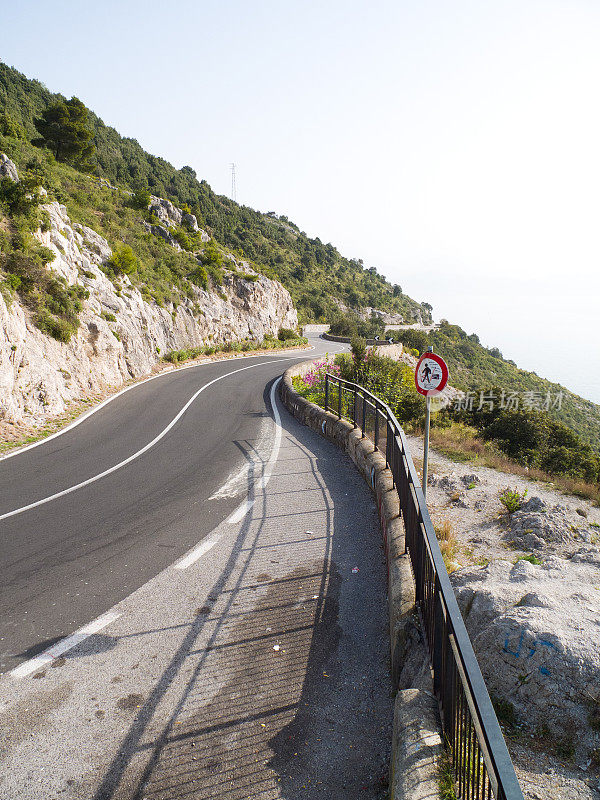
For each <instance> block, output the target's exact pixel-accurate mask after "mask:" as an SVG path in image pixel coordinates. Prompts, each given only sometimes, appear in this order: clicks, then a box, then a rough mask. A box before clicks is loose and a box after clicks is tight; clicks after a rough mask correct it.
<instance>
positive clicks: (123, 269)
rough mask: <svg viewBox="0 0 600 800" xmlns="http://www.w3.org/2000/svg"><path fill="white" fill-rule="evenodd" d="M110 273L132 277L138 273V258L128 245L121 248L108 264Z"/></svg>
mask: <svg viewBox="0 0 600 800" xmlns="http://www.w3.org/2000/svg"><path fill="white" fill-rule="evenodd" d="M106 263H107V266H108V268H109V270H110V271H112V272H113V273H114V274H115V275H130V274H131V273H132V272H137V270H138V267H139V263H140V262H139V261H138V259H137V256H136V255H135V253H134V252H133V250H132V249H131V247H130V246H129V245H128V244H124V245H122V246H121V247H119V248H118V249H117V250H115V252H114V253H113V255H112V258H110V259H109V260H108V261H107V262H106Z"/></svg>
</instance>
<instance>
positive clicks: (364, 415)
mask: <svg viewBox="0 0 600 800" xmlns="http://www.w3.org/2000/svg"><path fill="white" fill-rule="evenodd" d="M362 401H363V403H362V406H363V407H362V438H363V439H364V438H365V432H366V430H367V395H366V394H365V391H364V389H363V397H362Z"/></svg>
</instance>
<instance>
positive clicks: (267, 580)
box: [0, 407, 393, 800]
mask: <svg viewBox="0 0 600 800" xmlns="http://www.w3.org/2000/svg"><path fill="white" fill-rule="evenodd" d="M280 414H281V418H282V428H283V430H282V440H281V448H280V451H279V455H278V458H277V460H276V461H275V462H274V465H273V473H272V477H271V480H270V482H269V483H268V485H267V486H266V488H258V489H255V488H252V487H253V486H254V487H256V486H257V483H258V486H259V487H260V486H261V482H260V481H258V482H257V478H260V476H261V474H262V471H263V470H264V468H265V464H264V462H261V461H260V460H258V459H257V455H256V454H255V453H254V452H253V448H252V443H250V442H240V443H239V446H240V447H242V448H243V449H244V450H245V452H246V454H247V457H248V459H249V460H251V461H252V462H254V464H255V468H254V470H253V475H252V473H251V481H250V483H251V486H250V498H251V499H253V500H254V501H255V502H254V505H253V506H252V507H251V509H250V510H249V511H248V513H247V515H246V517H244V518H243V519H241V520H240V521H239V522H238V523H236V524H230V523H227V522H225V523H223V525H221V526H220V528H219V529H217V532H216V533H218V534H220V535H221V538H220V539H219V541H218V543H217V544H216V545H215V546H214V547H213V548H212V549H211V550H210V552H208V553H206V554H205V555H204V556H203V557H202V558H200V559H199V560H198V561H196V562H195V563H194V564H192V565H191V566H189V568H187V569H185V570H174V569H173V568H169V569H167V570H165V571H164V572H163V573H161V574H160V575H159V576H157V577H156V578H155V579H154V580H153V581H151V582H150V583H149V584H146V585H145V586H144V587H142V588H141V589H140V590H138V591H137V592H136V593H135V594H134V595H132V596H131V597H130V598H128V599H127V600H125V601H124V602H123V603H121V604H119V606H117V611H119V612H121V616H120V617H119V619H117V620H116V621H115V622H114V623H112V624H111V626H110V627H109V628H107V629H106V631H104V632H103V633H102V634H98V635H96V636H94V637H92V638H91V639H89V640H88V641H87V642H86V643H85V644H83V645H81V646H80V647H79V648H77V649H76V650H73V651H71V652H69V653H67V654H66V657H65V659H62V663H61V664H59V665H58V667H59V668H54V669H53V668H48V669H46V670H44V674H43V676H42V677H39V678H37V679H36V678H35V676H34V677H31V678H28V679H26V680H23V681H22V682H21V683H20V684H19V685H18V686H17V688H16V689H14V688H13V690H12V691H11V693H10V699H9V695H8V693H7V683H6V680H3V681H2V682H1V684H0V689H1V691H2V695H1V696H2V697H3V701H4V704H5V707H4V709H2V707H1V706H0V712H2V713H0V758H1V757H2V756H4V760H3V761H2V777H1V778H0V796H1V797H2V798H3V800H17V799H19V800H20V799H21V798H27V800H31V798H36V800H37V798H40V799H41V798H44V800H48V798H55V797H56V798H58V797H60V798H65V800H71V799H72V798H77V799H78V800H83V798H86V800H90V798H93V800H113V798H114V800H133V798H136V800H142V798H147V800H179V799H180V798H186V800H188V799H189V800H209V799H210V800H212V799H213V798H214V800H246V799H247V798H252V800H275V798H285V799H286V800H296V798H303V800H304V798H306V800H317V798H319V800H321V798H327V800H348V798H356V797H358V798H365V800H375V799H376V798H383V797H386V796H387V768H388V758H389V747H390V739H391V722H392V707H393V698H392V685H391V680H390V677H389V669H388V653H389V645H388V640H387V604H386V589H385V581H386V575H385V559H384V555H383V548H382V542H381V534H380V531H379V523H378V519H377V513H376V508H375V504H374V501H373V498H372V495H371V494H370V492H369V490H368V488H367V487H366V485H365V483H364V481H363V480H362V478H361V477H360V476H359V474H358V473H357V471H356V469H355V468H354V466H353V465H352V463H351V461H350V460H349V458H347V456H345V455H342V454H341V453H340V452H339V450H337V449H336V448H335V447H334V446H333V445H331V444H329V443H328V442H326V441H325V440H323V439H321V438H320V437H318V436H317V435H316V434H314V433H313V432H311V431H310V430H308V429H307V428H305V427H303V426H301V425H299V424H298V423H297V422H296V421H294V420H293V419H292V418H291V417H290V416H289V415H288V413H287V412H286V411H285V410H284V409H283V408H281V407H280ZM254 491H256V494H254ZM198 513H202V509H201V508H200V509H198ZM356 567H358V571H354V572H353V569H354V568H356ZM25 709H26V710H27V712H26V713H24V710H25ZM2 751H4V752H3V753H2Z"/></svg>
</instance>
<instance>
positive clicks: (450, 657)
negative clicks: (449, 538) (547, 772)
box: [325, 374, 523, 800]
mask: <svg viewBox="0 0 600 800" xmlns="http://www.w3.org/2000/svg"><path fill="white" fill-rule="evenodd" d="M325 408H326V410H327V411H332V412H333V413H335V414H337V416H338V417H339V418H340V419H341V418H342V417H343V418H345V419H348V420H350V421H351V422H352V423H353V424H354V427H355V428H360V430H361V433H362V435H363V436H368V437H369V438H370V439H371V440H372V442H373V444H374V445H375V449H376V450H380V451H381V453H382V455H383V454H385V459H386V465H387V466H388V467H389V469H390V470H391V472H392V476H393V479H394V486H395V488H396V491H397V492H398V497H399V500H400V510H401V513H402V517H403V520H404V529H405V532H406V540H405V541H406V551H407V552H408V555H409V558H410V563H411V566H412V572H413V577H414V580H415V592H416V602H417V608H418V611H419V614H420V616H421V621H422V624H423V629H424V633H425V638H426V642H427V648H428V651H429V659H430V663H431V669H432V674H433V687H434V692H435V695H436V697H437V700H438V703H439V708H440V714H441V720H442V729H443V733H444V738H445V742H446V745H447V747H448V748H449V751H450V754H451V757H452V767H453V772H454V778H455V787H456V793H457V797H458V798H461V800H462V799H463V798H464V800H490V798H492V797H494V798H497V799H498V800H523V794H522V792H521V788H520V786H519V783H518V781H517V777H516V775H515V770H514V767H513V764H512V761H511V759H510V755H509V753H508V750H507V748H506V743H505V741H504V737H503V735H502V731H501V730H500V725H499V724H498V720H497V718H496V714H495V712H494V708H493V706H492V702H491V700H490V697H489V694H488V691H487V688H486V686H485V683H484V680H483V676H482V674H481V670H480V668H479V664H478V662H477V658H476V656H475V653H474V651H473V646H472V644H471V641H470V639H469V635H468V633H467V630H466V628H465V624H464V621H463V618H462V615H461V613H460V609H459V608H458V604H457V602H456V598H455V596H454V591H453V589H452V585H451V583H450V578H449V577H448V572H447V570H446V566H445V564H444V559H443V557H442V553H441V551H440V547H439V544H438V540H437V537H436V535H435V531H434V528H433V525H432V523H431V519H430V517H429V512H428V510H427V505H426V503H425V498H424V496H423V490H422V488H421V484H420V481H419V476H418V475H417V472H416V469H415V466H414V464H413V461H412V458H411V456H410V453H409V450H408V446H407V442H406V436H405V434H404V431H403V430H402V428H401V427H400V425H399V423H398V421H397V419H396V417H395V416H394V414H393V413H392V411H391V409H390V408H389V406H387V405H386V404H385V403H383V402H382V401H381V400H379V398H377V397H375V395H373V394H371V392H369V391H367V390H366V389H365V388H364V387H363V386H360V385H358V384H356V383H350V382H348V381H344V380H342V379H341V378H338V377H336V376H334V375H329V374H327V375H326V376H325Z"/></svg>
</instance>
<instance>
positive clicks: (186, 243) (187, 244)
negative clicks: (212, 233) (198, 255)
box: [171, 228, 192, 250]
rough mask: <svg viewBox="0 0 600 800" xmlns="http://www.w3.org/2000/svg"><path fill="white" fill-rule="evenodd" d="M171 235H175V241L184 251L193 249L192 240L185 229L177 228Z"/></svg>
mask: <svg viewBox="0 0 600 800" xmlns="http://www.w3.org/2000/svg"><path fill="white" fill-rule="evenodd" d="M171 234H172V235H173V238H174V239H175V241H176V242H177V243H178V244H179V245H180V247H181V248H182V250H191V249H192V242H191V240H190V237H189V236H188V235H187V233H186V232H185V231H184V230H183V228H176V229H175V230H172V231H171Z"/></svg>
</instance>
